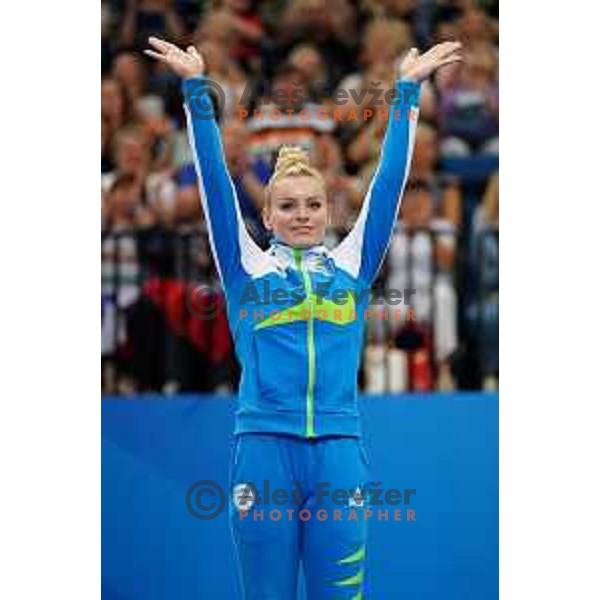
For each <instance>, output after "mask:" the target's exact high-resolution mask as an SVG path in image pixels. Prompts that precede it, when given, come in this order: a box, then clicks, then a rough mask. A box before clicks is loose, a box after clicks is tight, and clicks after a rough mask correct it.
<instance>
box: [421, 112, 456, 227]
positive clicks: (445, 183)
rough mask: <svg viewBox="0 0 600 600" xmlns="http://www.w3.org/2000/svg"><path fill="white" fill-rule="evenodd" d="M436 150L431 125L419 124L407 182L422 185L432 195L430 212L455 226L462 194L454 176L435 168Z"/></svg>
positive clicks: (435, 134) (435, 136)
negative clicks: (448, 176)
mask: <svg viewBox="0 0 600 600" xmlns="http://www.w3.org/2000/svg"><path fill="white" fill-rule="evenodd" d="M438 150H439V147H438V137H437V132H436V130H435V128H433V127H432V126H431V125H427V124H426V123H419V126H418V127H417V134H416V136H415V149H414V153H413V160H412V163H411V169H410V175H409V185H412V186H417V187H419V186H420V187H424V188H426V189H427V190H428V191H429V192H430V194H431V196H432V198H433V204H434V215H435V216H436V217H442V218H444V219H445V220H447V221H448V222H450V223H452V224H453V225H454V226H456V227H458V226H459V225H460V223H461V221H462V194H461V191H460V187H459V185H458V181H457V180H456V179H455V178H444V177H443V176H442V175H441V174H440V172H439V171H436V166H437V161H438V156H439V154H438Z"/></svg>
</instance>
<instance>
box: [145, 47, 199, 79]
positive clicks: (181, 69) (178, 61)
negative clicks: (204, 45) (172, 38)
mask: <svg viewBox="0 0 600 600" xmlns="http://www.w3.org/2000/svg"><path fill="white" fill-rule="evenodd" d="M148 42H149V43H150V45H151V46H152V47H153V48H154V50H144V54H147V55H148V56H151V57H152V58H155V59H156V60H159V61H160V62H162V63H164V64H166V65H168V66H169V67H170V68H171V70H172V71H173V72H174V73H176V74H177V75H179V77H181V78H182V79H185V78H187V77H196V76H198V75H203V74H204V70H205V65H204V59H203V58H202V56H201V55H200V53H199V52H198V50H196V48H194V46H188V48H187V50H186V51H185V52H184V51H183V50H181V49H180V48H178V47H177V46H175V45H174V44H170V43H169V42H165V41H164V40H161V39H160V38H157V37H150V38H148Z"/></svg>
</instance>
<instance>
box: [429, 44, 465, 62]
mask: <svg viewBox="0 0 600 600" xmlns="http://www.w3.org/2000/svg"><path fill="white" fill-rule="evenodd" d="M461 47H462V43H461V42H442V43H441V44H436V45H435V46H433V48H430V49H429V50H428V51H427V52H426V53H425V54H424V55H423V56H424V57H425V56H426V57H427V58H433V59H436V60H437V59H440V58H446V57H447V56H450V55H451V54H454V53H455V52H456V51H457V50H459V49H460V48H461Z"/></svg>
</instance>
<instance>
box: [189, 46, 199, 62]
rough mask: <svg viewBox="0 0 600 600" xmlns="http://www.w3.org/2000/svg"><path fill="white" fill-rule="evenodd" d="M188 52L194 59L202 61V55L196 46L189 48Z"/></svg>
mask: <svg viewBox="0 0 600 600" xmlns="http://www.w3.org/2000/svg"><path fill="white" fill-rule="evenodd" d="M187 51H188V52H189V53H190V54H191V55H192V56H193V57H194V58H197V59H200V58H201V56H200V53H199V52H198V50H196V46H188V49H187Z"/></svg>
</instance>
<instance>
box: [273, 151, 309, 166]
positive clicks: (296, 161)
mask: <svg viewBox="0 0 600 600" xmlns="http://www.w3.org/2000/svg"><path fill="white" fill-rule="evenodd" d="M292 167H296V168H298V167H308V168H310V158H309V156H308V154H307V153H306V152H305V151H304V150H303V149H302V148H300V147H299V146H282V147H281V148H280V149H279V153H278V154H277V162H276V163H275V171H287V170H288V169H290V168H292Z"/></svg>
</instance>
